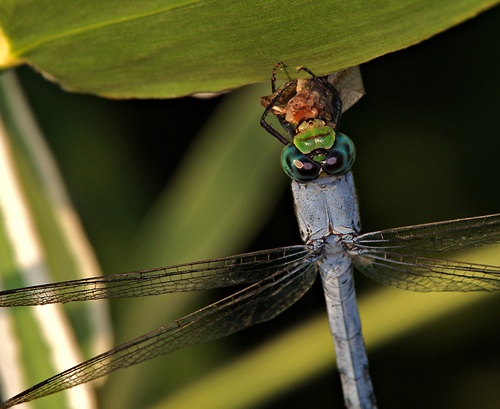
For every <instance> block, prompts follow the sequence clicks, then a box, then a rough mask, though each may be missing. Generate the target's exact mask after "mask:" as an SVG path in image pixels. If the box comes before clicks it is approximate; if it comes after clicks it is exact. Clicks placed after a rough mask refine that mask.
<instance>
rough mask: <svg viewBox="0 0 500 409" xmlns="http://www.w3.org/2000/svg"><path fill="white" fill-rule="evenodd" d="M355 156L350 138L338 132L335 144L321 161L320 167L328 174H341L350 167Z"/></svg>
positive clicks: (354, 149)
mask: <svg viewBox="0 0 500 409" xmlns="http://www.w3.org/2000/svg"><path fill="white" fill-rule="evenodd" d="M355 158H356V148H355V147H354V143H353V142H352V140H351V138H349V137H348V136H347V135H345V134H343V133H340V132H339V133H338V134H337V136H336V139H335V144H334V145H333V147H332V149H331V150H330V152H329V153H328V155H327V157H326V159H325V160H324V161H322V162H321V167H322V168H323V170H324V171H325V172H326V173H328V174H329V175H343V174H344V173H347V172H348V171H349V169H351V167H352V165H353V164H354V159H355Z"/></svg>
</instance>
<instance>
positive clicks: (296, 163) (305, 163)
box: [281, 145, 321, 182]
mask: <svg viewBox="0 0 500 409" xmlns="http://www.w3.org/2000/svg"><path fill="white" fill-rule="evenodd" d="M281 167H282V168H283V170H284V171H285V173H286V174H287V175H288V176H289V177H290V178H291V179H293V180H296V181H297V182H309V181H311V180H313V179H316V178H317V177H318V175H319V172H320V171H321V166H320V164H319V163H316V162H314V161H313V160H312V159H310V158H308V157H307V156H306V155H304V154H303V153H301V152H300V151H299V150H298V149H297V148H296V147H295V146H294V145H287V146H285V148H284V149H283V152H281Z"/></svg>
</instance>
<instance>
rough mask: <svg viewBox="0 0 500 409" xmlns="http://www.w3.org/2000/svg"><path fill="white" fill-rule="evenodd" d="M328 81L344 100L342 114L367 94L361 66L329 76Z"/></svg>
mask: <svg viewBox="0 0 500 409" xmlns="http://www.w3.org/2000/svg"><path fill="white" fill-rule="evenodd" d="M327 81H328V82H329V83H330V84H332V85H333V86H334V87H335V88H336V89H337V90H338V91H339V96H340V99H341V100H342V113H344V112H345V111H347V110H348V109H349V108H350V107H352V106H353V105H354V104H355V103H356V102H358V101H359V100H360V99H361V97H363V95H365V94H366V91H365V87H364V85H363V78H362V77H361V70H360V69H359V65H356V66H354V67H350V68H347V69H345V70H343V71H339V72H334V73H333V74H330V75H328V78H327Z"/></svg>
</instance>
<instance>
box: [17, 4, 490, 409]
mask: <svg viewBox="0 0 500 409" xmlns="http://www.w3.org/2000/svg"><path fill="white" fill-rule="evenodd" d="M499 24H500V12H499V10H498V8H497V9H494V10H491V11H488V12H486V13H484V14H482V15H480V16H479V17H477V18H475V19H473V20H471V21H468V22H466V23H464V24H462V25H460V26H458V27H455V28H453V29H451V30H448V31H446V32H444V33H442V34H440V35H438V36H436V37H434V38H432V39H430V40H428V41H425V42H424V43H421V44H420V45H417V46H414V47H411V48H409V49H406V50H403V51H400V52H396V53H393V54H390V55H386V56H383V57H381V58H378V59H376V60H374V61H371V62H369V63H367V64H364V65H362V67H361V70H362V75H363V79H364V83H365V87H366V90H367V95H366V96H365V97H364V98H363V99H362V100H361V101H360V102H359V103H358V104H357V105H356V106H355V107H353V108H352V109H351V110H349V111H348V113H346V114H345V115H344V117H343V122H342V127H341V128H342V130H343V132H345V133H346V134H347V135H349V136H350V137H351V138H352V139H353V140H354V142H355V144H356V148H357V161H356V163H355V165H354V169H353V171H354V174H355V180H356V184H357V188H358V195H359V203H360V210H361V217H362V224H363V231H365V232H368V231H374V230H378V229H384V228H389V227H397V226H405V225H411V224H418V223H424V222H432V221H439V220H448V219H453V218H459V217H469V216H478V215H483V214H489V213H496V212H498V211H499V205H500V189H499V180H500V179H499V172H500V161H499V159H498V157H499V152H500V138H499V137H500V133H499V129H500V121H499V115H498V95H499V91H500V89H499V81H498V72H499V54H498V46H499V35H498V26H499ZM271 68H272V63H270V66H269V73H270V72H271ZM309 68H310V69H311V70H313V71H314V67H309ZM17 71H18V73H19V76H20V79H21V81H22V85H23V88H24V90H25V92H26V93H27V96H28V99H29V102H30V104H31V106H32V108H33V110H34V112H35V115H36V117H37V119H38V121H39V124H40V126H41V128H42V130H43V132H44V134H45V136H46V139H47V143H48V144H49V145H50V148H51V150H52V152H53V154H54V155H55V157H56V160H57V163H58V165H59V167H60V171H61V174H62V175H63V178H64V180H65V182H66V185H67V188H68V190H69V193H70V195H71V198H72V200H73V202H74V205H75V207H76V209H77V210H78V213H79V214H80V216H81V219H82V221H83V224H84V227H85V230H86V232H87V234H88V236H89V239H90V241H91V243H92V245H93V247H94V249H95V252H96V254H97V256H98V259H99V261H100V263H101V266H102V268H103V270H104V272H105V273H115V272H123V271H130V270H134V269H139V268H150V267H157V266H160V265H169V264H174V263H180V262H187V261H194V260H197V259H203V258H212V257H218V256H224V255H230V254H233V253H237V252H246V251H253V250H259V249H266V248H271V247H278V246H283V245H290V244H296V243H300V237H299V234H298V229H297V225H296V221H295V218H294V213H293V206H292V197H291V193H290V192H289V180H287V177H286V176H285V174H284V173H283V172H282V171H281V170H280V168H279V154H280V150H281V146H280V144H279V143H278V142H277V141H275V140H273V138H272V137H271V136H270V135H268V134H266V132H265V131H264V130H263V129H261V128H260V126H259V122H258V118H259V116H260V114H261V112H262V108H261V107H260V106H259V99H258V96H259V95H266V94H268V93H270V84H267V83H266V84H257V85H249V86H247V87H245V88H243V89H239V90H236V91H233V92H232V93H230V94H228V95H224V96H221V97H217V98H213V99H208V100H204V99H195V98H182V99H175V100H147V101H144V100H128V101H116V100H115V101H113V100H104V99H100V98H96V97H92V96H87V95H75V94H70V93H67V92H64V91H62V90H60V89H59V87H58V86H57V85H54V84H51V83H50V82H48V81H46V80H45V79H43V78H42V77H41V76H40V75H38V74H37V73H35V72H33V70H31V69H30V68H26V67H24V68H21V69H19V70H17ZM165 75H168V73H166V74H165ZM283 79H286V78H283ZM235 118H238V119H237V121H236V123H234V122H235ZM242 118H243V119H242ZM238 124H240V126H241V127H245V128H246V129H245V135H247V136H244V137H243V138H242V139H241V141H239V142H238V143H240V144H241V145H237V146H236V145H235V146H233V145H232V144H233V142H232V136H233V135H232V133H231V129H233V128H231V127H234V126H236V127H238ZM226 125H227V126H226ZM216 141H217V142H216ZM212 142H213V143H212ZM219 143H220V144H221V148H220V149H221V151H222V150H224V146H226V145H228V144H229V145H231V150H230V151H229V152H230V153H223V154H222V156H218V155H217V154H215V153H214V152H213V151H212V150H209V149H208V148H205V147H206V146H213V144H219ZM249 144H250V145H252V146H254V147H257V148H256V149H261V150H262V152H263V153H264V152H265V154H266V155H268V157H269V158H271V159H272V161H273V165H271V168H270V169H271V171H267V170H266V172H269V173H261V174H259V169H256V167H257V168H258V167H259V166H260V165H259V163H258V162H254V161H249V160H246V159H247V156H248V154H247V152H248V151H247V149H250V148H248V147H247V146H248V145H249ZM200 146H201V148H200ZM217 146H218V145H217ZM204 152H206V153H207V154H206V155H205V157H204V155H203V153H204ZM224 155H226V156H224ZM206 156H208V157H206ZM228 156H229V158H228ZM200 158H204V159H206V160H207V163H208V165H207V166H204V167H202V168H201V169H200V168H197V167H196V165H197V164H198V163H200ZM229 163H230V164H229ZM219 167H221V169H219ZM193 169H196V170H195V171H193ZM214 169H216V170H217V171H218V172H220V173H221V174H222V175H224V178H222V179H220V182H217V180H215V181H213V180H211V178H212V176H211V175H212V172H213V171H214ZM266 169H267V168H266ZM251 175H253V176H251ZM226 177H227V178H226ZM271 178H272V180H270V179H271ZM209 179H210V183H213V184H214V185H215V186H217V185H221V186H220V187H221V190H214V189H212V188H210V189H208V188H207V186H213V185H211V184H207V183H208V182H207V181H208V180H209ZM249 179H252V183H254V184H253V185H248V186H245V185H247V182H248V180H249ZM248 183H250V182H248ZM249 186H250V187H249ZM226 188H230V189H233V190H225V189H226ZM246 188H248V189H249V192H248V193H247V194H248V196H245V198H244V199H243V200H244V201H246V202H249V201H252V200H255V201H256V204H255V211H248V210H243V211H244V213H243V214H238V213H236V212H237V210H238V209H235V210H233V208H234V205H235V203H236V204H237V203H238V200H239V199H238V197H237V195H238V194H239V193H238V192H240V190H244V189H246ZM205 190H210V191H207V192H205ZM200 192H201V193H200ZM229 192H234V193H229ZM208 195H210V196H208ZM212 197H214V198H215V199H212ZM176 199H177V200H178V202H176ZM216 199H219V200H220V201H219V202H212V200H216ZM212 203H218V204H214V205H213V206H215V208H214V209H208V207H209V206H211V205H212ZM221 203H222V204H221ZM184 207H185V208H186V209H191V208H195V209H197V210H196V212H195V210H192V211H191V210H186V209H185V208H184ZM236 207H238V206H236ZM185 210H186V212H187V213H183V211H185ZM205 211H206V212H207V213H205ZM233 212H235V213H234V215H233V217H234V218H235V219H237V220H240V221H241V223H239V222H238V223H236V222H234V221H232V220H233V219H230V220H228V221H226V222H224V223H226V224H221V225H219V227H207V226H205V225H204V224H203V220H204V219H210V221H211V222H212V223H215V226H218V224H217V220H216V219H217V218H216V217H215V216H214V215H217V214H219V215H220V217H221V218H222V217H225V216H227V213H233ZM181 214H182V216H181ZM215 236H216V237H217V240H215V239H214V237H215ZM497 249H498V247H497ZM497 251H498V250H497ZM356 280H357V288H358V294H359V295H360V297H364V296H367V295H369V294H371V293H373V292H376V291H380V290H381V288H380V287H381V286H380V285H378V284H376V283H373V282H371V281H370V280H368V279H365V278H364V277H361V276H359V275H358V276H357V277H356ZM227 294H229V292H228V291H227V290H221V291H214V292H212V293H210V294H200V295H196V297H183V296H178V295H174V296H168V297H154V298H155V299H154V300H152V299H145V300H140V301H134V300H120V301H113V302H111V312H112V318H113V323H114V327H115V331H116V339H115V342H116V343H118V342H123V341H126V340H128V339H130V338H132V337H135V336H139V335H141V334H142V333H144V332H146V331H149V330H152V329H154V328H156V327H157V326H159V325H162V324H165V323H167V322H169V321H170V320H172V319H175V318H177V317H180V316H181V315H183V314H185V313H188V312H190V311H193V310H194V309H196V308H200V307H202V306H203V305H206V304H207V303H208V302H212V301H215V300H216V299H218V298H221V297H222V296H224V295H227ZM467 296H468V295H467V294H464V295H463V297H467ZM421 300H422V301H421V302H426V301H425V300H426V299H425V297H424V296H422V299H421ZM499 306H500V298H499V297H498V295H492V296H488V297H486V298H484V299H482V301H481V302H478V303H475V304H473V306H472V307H471V308H465V309H462V310H458V311H457V312H455V313H454V314H449V315H447V316H445V317H443V318H442V319H439V320H432V321H428V322H426V323H425V324H424V325H419V326H418V327H416V328H414V329H412V330H410V331H407V332H406V333H405V334H404V335H402V336H398V337H397V338H393V339H391V340H390V342H385V343H384V344H383V345H381V346H380V345H379V346H377V347H376V348H375V347H374V348H370V347H369V358H370V365H371V373H372V377H373V381H374V385H375V391H376V394H377V397H378V400H379V405H380V407H383V408H401V407H404V408H422V407H426V408H429V409H430V408H470V407H479V408H496V407H498V402H500V392H499V388H498V385H499V384H500V348H499V345H498V339H499V335H500V331H499V328H500V327H499V325H498V308H499ZM393 308H394V309H401V310H402V311H403V313H404V309H405V305H404V303H401V304H400V305H394V307H393ZM323 311H324V301H323V295H322V290H321V285H320V283H319V281H318V282H317V283H316V284H315V286H314V287H313V289H312V291H310V292H309V293H308V294H307V295H306V296H305V297H304V299H302V300H300V301H299V302H298V303H297V304H296V305H295V306H293V307H292V308H291V309H290V310H289V311H287V312H285V313H284V314H282V316H280V317H278V318H277V319H275V320H273V321H272V322H269V323H265V324H262V325H259V326H257V327H255V328H251V329H248V330H245V331H243V332H241V333H239V334H236V335H234V336H231V337H229V338H227V339H223V340H220V341H216V342H211V343H209V344H207V345H203V346H196V347H192V348H189V349H187V350H184V351H180V352H176V353H174V354H173V355H172V356H168V357H164V358H159V359H157V360H154V361H152V362H148V363H144V364H141V365H139V366H136V367H133V368H129V369H126V370H125V371H119V372H118V373H115V374H113V375H111V376H110V377H109V378H108V379H107V381H106V383H105V384H104V385H102V386H101V387H100V389H99V398H100V402H101V406H102V407H103V408H111V407H121V408H146V407H169V406H160V405H161V404H162V402H163V400H164V399H168V397H169V396H170V395H172V394H174V393H177V392H178V391H179V389H182V388H186V387H188V386H189V385H190V384H191V383H193V382H197V381H198V380H199V379H201V378H203V377H204V376H210V374H213V373H215V372H217V371H218V370H219V369H220V368H222V367H223V366H224V365H226V364H227V363H228V362H231V361H232V360H233V359H239V358H240V357H241V356H246V355H247V354H251V353H252V351H254V350H255V349H258V348H259V347H260V346H262V345H265V343H266V342H267V341H268V340H269V339H273V338H274V337H276V336H279V335H280V334H282V333H283V332H284V331H287V330H289V329H291V328H294V327H295V326H297V325H299V324H300V323H301V322H304V321H307V320H308V319H310V318H311V317H314V316H316V314H319V313H321V312H323ZM406 319H407V320H413V319H416V317H413V316H411V315H408V316H407V317H406ZM367 343H368V344H369V340H368V341H367ZM303 348H304V350H307V348H308V346H307V345H304V346H303ZM324 353H325V356H327V355H329V354H333V347H332V348H331V349H329V350H325V352H324ZM295 358H296V357H294V356H291V357H290V358H289V359H290V360H293V359H295ZM273 365H275V363H273ZM235 382H237V380H235ZM225 387H226V388H231V386H229V385H228V386H224V385H220V390H219V391H217V392H214V393H215V394H217V393H218V394H221V395H224V394H225V393H226V390H225ZM154 405H159V406H154ZM165 405H166V404H165ZM193 407H198V406H193ZM251 407H260V408H281V407H283V408H285V407H286V408H304V407H316V408H326V407H338V408H341V407H343V401H342V395H341V389H340V381H339V379H338V375H337V373H336V370H335V367H334V366H333V365H331V367H329V368H328V369H321V370H317V371H316V372H314V373H313V374H312V375H310V376H308V378H307V379H306V380H304V381H302V382H301V383H300V384H299V385H294V386H293V387H290V388H289V389H288V390H285V391H279V392H276V393H275V394H274V395H273V396H271V397H267V398H266V400H261V401H259V402H257V403H253V404H252V406H251Z"/></svg>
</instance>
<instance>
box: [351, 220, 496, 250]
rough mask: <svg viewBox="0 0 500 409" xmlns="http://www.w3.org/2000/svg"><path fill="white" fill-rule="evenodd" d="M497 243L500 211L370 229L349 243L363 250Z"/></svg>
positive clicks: (452, 246) (441, 248) (440, 247)
mask: <svg viewBox="0 0 500 409" xmlns="http://www.w3.org/2000/svg"><path fill="white" fill-rule="evenodd" d="M494 243H500V213H498V214H492V215H488V216H479V217H469V218H466V219H457V220H449V221H445V222H437V223H426V224H420V225H416V226H408V227H400V228H396V229H387V230H381V231H378V232H374V233H366V234H362V235H360V236H358V237H355V238H354V239H353V240H352V243H351V244H348V245H349V246H353V247H355V248H356V251H357V252H359V253H364V251H365V250H366V251H372V250H374V249H379V250H387V251H390V252H395V253H401V254H425V253H434V252H442V251H454V250H462V249H466V248H470V247H478V246H484V245H485V244H494Z"/></svg>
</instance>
